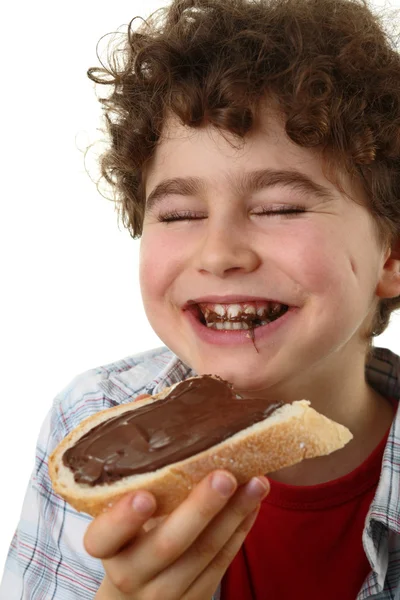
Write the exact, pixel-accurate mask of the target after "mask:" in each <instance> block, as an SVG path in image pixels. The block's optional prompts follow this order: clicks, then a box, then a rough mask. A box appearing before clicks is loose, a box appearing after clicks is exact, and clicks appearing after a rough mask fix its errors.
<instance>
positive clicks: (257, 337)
mask: <svg viewBox="0 0 400 600" xmlns="http://www.w3.org/2000/svg"><path fill="white" fill-rule="evenodd" d="M298 310H299V309H298V308H297V307H293V308H289V310H288V311H287V312H285V314H284V315H282V317H279V319H276V320H275V321H272V322H271V323H268V324H267V325H261V326H260V327H256V328H255V329H253V332H254V341H255V342H256V343H257V342H261V341H262V340H264V339H268V338H269V337H271V336H272V335H274V334H275V333H277V332H278V331H279V330H280V329H282V327H284V326H286V324H287V323H288V322H289V321H290V320H291V319H292V318H293V316H294V315H295V314H296V313H297V312H298ZM184 314H185V315H186V317H187V319H188V321H189V322H190V324H191V326H192V327H193V329H194V330H195V332H196V334H197V335H198V336H199V338H200V339H201V340H203V341H204V342H207V343H208V344H214V345H217V346H229V345H237V344H253V341H252V339H251V335H250V330H249V329H239V330H238V329H234V330H232V329H213V328H212V327H207V326H206V325H203V324H202V323H201V322H200V320H199V319H198V318H197V317H196V316H195V314H194V313H193V312H192V311H191V310H185V311H184Z"/></svg>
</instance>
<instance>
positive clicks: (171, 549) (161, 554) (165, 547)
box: [154, 533, 179, 561]
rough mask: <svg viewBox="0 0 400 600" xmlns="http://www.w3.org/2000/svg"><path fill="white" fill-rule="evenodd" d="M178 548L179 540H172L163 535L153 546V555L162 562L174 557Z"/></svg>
mask: <svg viewBox="0 0 400 600" xmlns="http://www.w3.org/2000/svg"><path fill="white" fill-rule="evenodd" d="M178 548H179V539H178V538H177V537H175V539H173V538H172V537H171V536H170V535H167V534H166V533H164V534H163V535H161V536H160V537H159V538H158V539H157V542H156V543H155V544H154V553H155V554H156V556H157V557H158V558H159V559H161V560H163V561H164V560H166V559H169V558H170V557H172V556H175V555H176V553H177V552H178Z"/></svg>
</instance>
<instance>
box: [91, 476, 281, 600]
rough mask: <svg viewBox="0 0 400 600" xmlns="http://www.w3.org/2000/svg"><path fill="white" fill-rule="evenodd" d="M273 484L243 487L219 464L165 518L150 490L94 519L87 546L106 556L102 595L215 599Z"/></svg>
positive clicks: (136, 599)
mask: <svg viewBox="0 0 400 600" xmlns="http://www.w3.org/2000/svg"><path fill="white" fill-rule="evenodd" d="M268 491H269V484H268V481H267V480H266V479H265V478H264V477H259V478H253V479H252V480H251V481H250V482H249V483H248V484H247V485H246V486H241V487H240V488H238V487H237V482H236V480H235V478H234V477H233V475H232V474H230V473H229V472H227V471H221V470H218V471H214V472H213V473H210V474H209V475H207V477H205V478H204V479H203V480H202V481H200V483H199V484H198V485H197V486H196V487H195V488H194V489H193V490H192V492H191V493H190V495H189V496H188V497H187V498H186V500H184V501H183V502H182V504H181V505H180V506H178V508H176V509H175V510H174V511H173V512H172V513H171V514H170V515H168V516H167V517H165V518H164V519H163V520H162V522H160V521H159V522H158V524H157V525H156V526H155V527H153V529H151V530H150V531H146V530H145V527H143V526H145V525H146V523H147V522H148V520H149V519H150V517H151V515H152V514H153V513H154V511H155V509H156V500H155V498H154V496H153V495H152V494H150V493H149V492H147V491H144V490H143V491H142V490H141V491H138V492H134V493H131V494H127V495H126V496H124V497H123V498H122V499H121V500H120V501H119V502H118V503H117V504H115V506H113V507H112V508H111V509H110V510H109V511H108V512H106V513H103V514H100V515H99V516H97V517H96V518H95V519H94V520H93V521H92V522H91V523H90V525H89V527H88V529H87V531H86V534H85V539H84V544H85V548H86V550H87V552H88V553H89V554H91V555H92V556H94V557H95V558H100V559H102V561H103V565H104V569H105V572H106V576H105V578H104V580H103V583H102V584H101V586H100V588H99V590H98V593H97V594H96V599H97V600H102V599H104V600H155V599H159V598H162V599H163V600H210V599H211V596H212V594H213V592H214V591H215V590H216V588H217V586H218V584H219V582H220V581H221V579H222V577H223V575H224V573H225V571H226V570H227V569H228V567H229V565H230V563H231V562H232V560H233V558H234V557H235V555H236V554H237V552H238V551H239V549H240V546H241V545H242V543H243V541H244V539H245V537H246V535H247V533H248V532H249V531H250V529H251V527H252V525H253V524H254V521H255V520H256V517H257V514H258V510H259V508H260V502H261V500H262V498H264V497H265V496H266V495H267V493H268Z"/></svg>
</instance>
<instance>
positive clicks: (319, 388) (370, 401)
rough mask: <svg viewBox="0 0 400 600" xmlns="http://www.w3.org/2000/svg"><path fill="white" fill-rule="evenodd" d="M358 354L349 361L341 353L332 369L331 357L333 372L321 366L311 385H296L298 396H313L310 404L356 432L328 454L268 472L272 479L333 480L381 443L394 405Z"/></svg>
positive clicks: (313, 482)
mask: <svg viewBox="0 0 400 600" xmlns="http://www.w3.org/2000/svg"><path fill="white" fill-rule="evenodd" d="M356 356H357V357H358V358H356V362H354V354H353V355H352V358H353V360H352V363H350V361H348V360H346V357H345V356H344V355H342V357H340V356H339V355H338V356H337V357H335V360H336V363H337V364H336V368H333V369H331V367H332V361H330V373H331V374H332V375H331V376H327V373H326V372H325V373H323V370H324V369H323V368H322V369H321V370H320V373H315V377H313V378H312V380H313V385H312V389H310V387H309V386H307V385H305V383H304V384H303V386H300V387H298V388H297V389H298V391H299V392H300V393H297V394H296V399H301V398H306V399H307V400H310V401H311V406H312V407H313V408H315V409H316V410H317V411H318V412H320V413H321V414H323V415H325V416H326V417H328V418H330V419H332V420H334V421H337V422H338V423H341V424H342V425H345V426H346V427H348V429H349V430H350V431H351V433H352V434H353V439H352V440H351V442H349V443H348V444H347V445H346V446H345V447H344V448H343V449H341V450H339V451H337V452H334V453H332V454H330V455H328V456H322V457H318V458H314V459H312V460H304V461H303V462H301V463H299V464H297V465H294V466H293V467H288V468H286V469H281V470H280V471H276V472H274V473H270V474H268V477H269V478H270V479H271V480H272V481H274V480H275V481H280V482H282V483H287V484H291V485H317V484H319V483H324V482H327V481H332V480H334V479H337V478H339V477H342V476H344V475H347V474H348V473H350V472H351V471H353V470H354V469H356V468H357V467H358V466H359V465H360V464H361V463H363V462H364V460H365V459H366V458H367V457H368V456H369V455H370V454H371V452H373V450H374V449H375V448H376V446H377V445H378V444H379V443H380V441H381V440H382V438H383V436H384V435H385V433H386V432H387V430H388V429H389V427H390V425H391V423H392V420H393V408H392V406H391V404H390V402H389V401H388V400H387V399H386V398H384V397H383V396H381V395H380V394H379V393H378V392H376V391H375V390H374V389H373V388H371V387H370V386H369V385H368V383H367V382H366V380H365V359H364V354H361V353H360V354H359V355H356ZM343 359H344V360H343ZM349 364H351V368H350V369H349ZM334 366H335V365H334ZM307 388H308V389H307ZM292 399H294V396H293V395H292V396H291V400H292ZM291 400H289V399H287V400H286V401H291Z"/></svg>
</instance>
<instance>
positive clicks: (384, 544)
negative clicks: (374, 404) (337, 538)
mask: <svg viewBox="0 0 400 600" xmlns="http://www.w3.org/2000/svg"><path fill="white" fill-rule="evenodd" d="M366 378H367V381H368V382H369V383H370V385H371V386H372V387H373V388H374V389H376V390H377V391H378V392H379V393H380V394H382V395H383V396H385V397H386V398H393V399H396V400H399V399H400V358H399V357H398V356H397V355H396V354H394V353H393V352H391V351H390V350H388V349H386V348H374V349H373V352H372V355H371V356H370V358H369V360H368V362H367V365H366ZM399 439H400V410H399V407H397V409H396V415H395V417H394V419H393V423H392V426H391V429H390V433H389V437H388V440H387V443H386V447H385V450H384V454H383V461H382V469H381V476H380V479H379V483H378V487H377V490H376V492H375V496H374V499H373V501H372V503H371V506H370V508H369V511H368V515H367V519H366V522H365V527H364V531H363V546H364V550H365V553H366V555H367V558H368V560H369V563H370V565H371V568H372V569H373V572H374V576H373V577H372V581H371V583H370V586H372V589H371V587H370V592H371V591H372V590H373V591H374V592H378V591H381V590H382V589H383V586H384V582H385V577H386V573H387V569H388V564H389V558H390V557H389V547H390V542H391V540H393V537H394V536H398V535H400V516H399V508H398V507H399V503H400V473H399V469H398V468H397V467H396V464H398V463H399V459H400V448H399V445H398V440H399Z"/></svg>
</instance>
